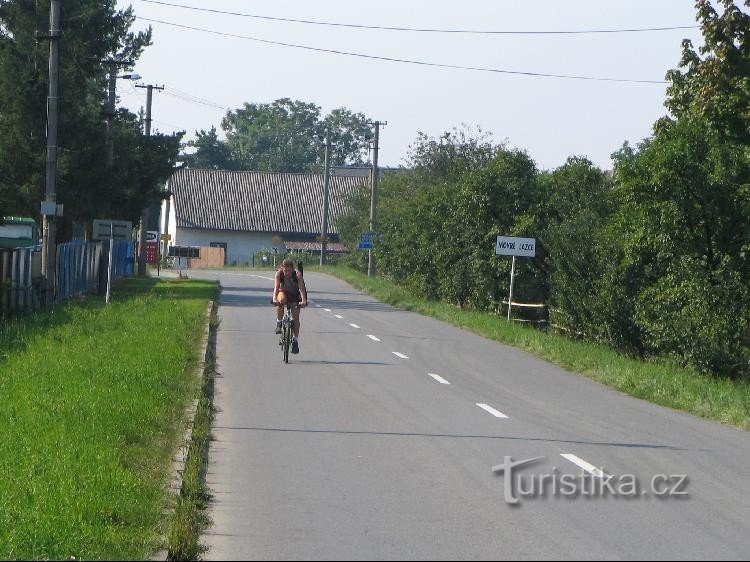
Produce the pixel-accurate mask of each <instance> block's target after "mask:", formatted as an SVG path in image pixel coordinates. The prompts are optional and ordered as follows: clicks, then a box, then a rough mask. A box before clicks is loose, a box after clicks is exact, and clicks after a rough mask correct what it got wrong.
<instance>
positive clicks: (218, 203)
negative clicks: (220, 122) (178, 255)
mask: <svg viewBox="0 0 750 562" xmlns="http://www.w3.org/2000/svg"><path fill="white" fill-rule="evenodd" d="M323 179H324V176H323V174H288V173H274V172H233V171H226V170H197V169H191V168H181V169H179V170H177V171H175V173H174V174H173V175H172V177H171V178H170V179H169V180H168V181H167V185H166V188H167V193H168V194H170V197H169V198H168V199H165V201H164V202H163V204H162V211H161V220H160V225H161V230H162V232H166V233H168V234H169V235H170V237H171V240H170V242H169V244H170V245H173V246H199V247H206V246H212V247H223V248H224V250H225V256H226V257H225V259H226V263H227V264H229V265H245V264H254V263H255V258H256V256H257V255H258V254H259V253H261V252H268V253H277V254H284V253H286V251H287V250H292V249H300V248H304V249H308V250H315V249H317V250H318V251H320V242H319V237H320V234H321V227H322V222H323V187H324V186H323ZM360 189H366V190H368V191H369V178H366V177H347V176H331V178H330V182H329V207H328V238H329V240H330V241H331V243H330V244H329V246H331V250H333V251H336V250H339V251H340V250H341V249H342V248H341V247H338V248H337V247H336V246H334V244H335V243H336V242H338V230H337V226H336V223H337V219H338V218H339V217H340V216H342V215H343V214H344V212H345V210H346V206H347V198H348V197H349V196H350V195H351V194H353V193H355V192H356V191H358V190H360ZM165 218H166V223H165ZM165 224H166V226H165ZM339 246H340V245H339Z"/></svg>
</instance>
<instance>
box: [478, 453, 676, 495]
mask: <svg viewBox="0 0 750 562" xmlns="http://www.w3.org/2000/svg"><path fill="white" fill-rule="evenodd" d="M544 458H545V457H535V458H533V459H525V460H520V461H514V460H513V457H505V460H504V462H503V464H499V465H497V466H493V467H492V472H493V473H494V474H497V475H502V476H503V485H504V493H505V501H506V503H508V504H511V505H518V504H519V498H524V499H531V498H548V497H552V498H557V497H563V498H567V499H573V498H578V497H595V498H602V497H608V496H609V497H615V498H646V497H656V498H661V499H664V498H687V497H688V492H687V486H688V483H689V479H688V477H687V475H685V474H676V475H674V474H673V475H669V476H668V475H665V474H657V475H655V476H653V477H652V478H651V480H650V483H649V484H650V485H649V486H644V485H643V484H642V482H641V481H640V480H639V478H638V477H637V476H635V475H633V474H622V475H618V476H614V475H611V474H606V473H605V472H604V470H601V469H597V470H596V471H594V472H593V473H592V472H587V471H585V470H581V472H580V474H561V473H560V472H559V471H558V470H557V468H553V469H552V474H526V475H524V474H520V472H519V469H520V468H521V467H527V466H530V465H532V464H535V463H538V462H539V461H541V460H542V459H544Z"/></svg>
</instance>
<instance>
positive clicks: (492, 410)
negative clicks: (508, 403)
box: [477, 402, 508, 420]
mask: <svg viewBox="0 0 750 562" xmlns="http://www.w3.org/2000/svg"><path fill="white" fill-rule="evenodd" d="M477 406H479V407H480V408H482V410H485V411H486V412H489V413H490V414H492V415H493V416H495V417H496V418H503V419H506V420H507V419H508V416H506V415H505V414H503V413H502V412H499V411H497V410H495V408H493V407H492V406H488V405H487V404H480V403H478V402H477Z"/></svg>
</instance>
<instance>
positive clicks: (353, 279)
mask: <svg viewBox="0 0 750 562" xmlns="http://www.w3.org/2000/svg"><path fill="white" fill-rule="evenodd" d="M310 269H311V270H313V271H323V272H325V273H331V274H333V275H335V276H337V277H339V278H340V279H342V280H344V281H346V282H347V283H349V284H351V285H352V286H354V287H356V288H357V289H359V290H362V291H364V292H366V293H369V294H371V295H373V296H375V297H376V298H378V299H379V300H381V301H383V302H386V303H388V304H391V305H393V306H396V307H398V308H402V309H405V310H411V311H414V312H418V313H420V314H425V315H427V316H432V317H434V318H437V319H439V320H444V321H446V322H450V323H451V324H454V325H455V326H458V327H460V328H465V329H467V330H470V331H472V332H475V333H477V334H479V335H482V336H485V337H487V338H490V339H493V340H497V341H500V342H503V343H506V344H508V345H512V346H515V347H518V348H521V349H523V350H525V351H528V352H530V353H533V354H534V355H536V356H538V357H541V358H542V359H545V360H547V361H549V362H551V363H555V364H557V365H559V366H561V367H563V368H565V369H568V370H570V371H574V372H577V373H581V374H583V375H585V376H587V377H589V378H591V379H593V380H596V381H599V382H601V383H603V384H606V385H608V386H610V387H612V388H614V389H616V390H619V391H622V392H625V393H627V394H630V395H631V396H635V397H637V398H641V399H644V400H648V401H650V402H654V403H656V404H660V405H662V406H667V407H669V408H674V409H677V410H683V411H685V412H689V413H691V414H695V415H697V416H701V417H704V418H708V419H711V420H715V421H718V422H721V423H724V424H727V425H732V426H735V427H737V428H740V429H744V430H746V431H747V430H750V382H748V381H742V380H732V379H726V378H720V377H713V376H710V375H704V374H701V373H698V372H696V371H694V370H691V369H687V368H683V367H680V366H678V365H675V364H673V363H670V362H668V361H664V360H651V361H640V360H637V359H633V358H630V357H626V356H623V355H622V354H619V353H617V352H616V351H614V350H612V349H610V348H608V347H606V346H603V345H599V344H592V343H586V342H580V341H574V340H571V339H569V338H566V337H565V336H562V335H558V334H551V333H544V332H541V331H539V330H535V329H533V328H529V327H525V326H519V325H517V324H514V323H510V324H509V323H508V322H507V320H506V319H505V318H504V317H500V316H497V315H495V314H491V313H486V312H473V311H464V310H461V309H460V308H457V307H455V306H453V305H449V304H446V303H441V302H434V301H426V300H423V299H419V298H416V297H414V295H412V294H411V293H410V292H409V291H407V290H405V289H403V288H401V287H399V286H398V285H396V284H394V283H392V282H390V281H388V280H386V279H383V278H381V277H374V278H373V277H367V275H364V274H362V273H359V272H357V271H354V270H352V269H350V268H346V267H326V268H323V269H322V270H321V269H320V268H312V267H311V268H310Z"/></svg>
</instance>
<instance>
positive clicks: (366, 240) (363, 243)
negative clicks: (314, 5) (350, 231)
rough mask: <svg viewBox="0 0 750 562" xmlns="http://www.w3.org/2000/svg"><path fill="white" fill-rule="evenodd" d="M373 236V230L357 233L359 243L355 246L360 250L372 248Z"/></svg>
mask: <svg viewBox="0 0 750 562" xmlns="http://www.w3.org/2000/svg"><path fill="white" fill-rule="evenodd" d="M374 238H375V233H374V232H363V233H362V234H360V235H359V244H358V245H357V247H358V248H359V249H360V250H372V248H373V240H374Z"/></svg>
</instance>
